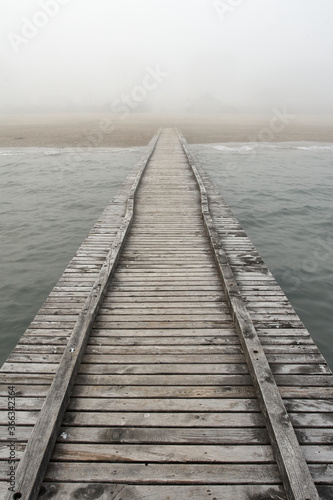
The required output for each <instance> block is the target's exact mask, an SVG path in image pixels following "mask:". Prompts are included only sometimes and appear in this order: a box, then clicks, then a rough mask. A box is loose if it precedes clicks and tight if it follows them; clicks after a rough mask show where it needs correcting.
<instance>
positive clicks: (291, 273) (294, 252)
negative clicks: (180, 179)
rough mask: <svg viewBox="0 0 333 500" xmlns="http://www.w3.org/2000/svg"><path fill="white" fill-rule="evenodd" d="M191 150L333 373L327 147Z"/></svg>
mask: <svg viewBox="0 0 333 500" xmlns="http://www.w3.org/2000/svg"><path fill="white" fill-rule="evenodd" d="M192 149H193V151H194V152H195V154H196V156H197V158H198V160H199V161H200V163H201V164H202V166H203V167H204V168H205V169H206V171H207V172H208V173H209V175H210V177H211V179H212V180H213V181H214V183H215V185H216V186H217V187H218V189H219V191H220V193H221V194H222V195H223V197H224V199H225V201H226V202H227V203H228V205H229V206H230V208H231V209H232V211H233V213H234V214H235V215H236V217H237V218H238V220H239V222H240V223H241V224H242V226H243V228H244V229H245V231H246V233H247V235H248V236H249V237H250V239H251V240H252V242H253V244H254V245H255V247H256V248H257V250H258V251H259V253H260V254H261V256H262V257H263V259H264V261H265V263H266V264H267V266H268V268H269V269H270V271H271V272H272V273H273V275H274V277H275V278H276V280H277V281H278V283H279V284H280V286H281V287H282V289H283V290H284V292H285V293H286V295H287V296H288V298H289V300H290V302H291V304H292V305H293V307H294V309H295V310H296V312H297V313H298V315H299V316H300V318H301V320H302V321H303V322H304V324H305V326H306V327H307V328H308V330H309V331H310V333H311V335H312V337H313V338H314V340H315V341H316V343H317V345H318V347H319V348H320V350H321V352H322V353H323V355H324V356H325V358H326V359H327V361H328V362H329V364H330V366H331V368H333V144H327V143H322V144H321V143H310V142H285V143H278V144H276V143H250V144H249V143H246V144H240V143H230V144H208V145H195V146H193V147H192Z"/></svg>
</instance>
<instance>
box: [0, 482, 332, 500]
mask: <svg viewBox="0 0 333 500" xmlns="http://www.w3.org/2000/svg"><path fill="white" fill-rule="evenodd" d="M0 491H1V490H0ZM43 491H44V495H45V498H51V497H55V498H59V499H64V500H66V498H89V497H90V498H91V497H93V496H94V495H95V497H96V498H97V495H98V499H99V500H110V499H112V500H147V499H154V500H170V498H174V499H177V500H189V499H191V500H211V499H212V498H214V499H215V500H236V499H237V500H248V499H249V498H251V499H252V498H253V499H259V498H261V499H264V498H267V499H268V498H270V499H274V500H285V498H286V497H285V495H284V492H283V489H282V487H280V486H275V485H271V484H270V485H254V486H253V485H243V486H238V485H233V486H222V485H218V486H215V485H211V484H206V485H203V486H179V485H178V486H175V485H172V484H169V485H168V486H159V485H151V486H150V485H147V486H146V485H129V484H119V485H118V484H106V483H93V484H87V483H59V482H57V483H44V484H43ZM325 491H327V490H325ZM323 498H324V497H323ZM325 498H330V497H329V496H327V497H325Z"/></svg>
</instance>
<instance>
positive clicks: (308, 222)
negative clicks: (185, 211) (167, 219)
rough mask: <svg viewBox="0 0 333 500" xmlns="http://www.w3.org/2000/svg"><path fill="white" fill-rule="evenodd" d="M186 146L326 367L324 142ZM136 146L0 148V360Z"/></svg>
mask: <svg viewBox="0 0 333 500" xmlns="http://www.w3.org/2000/svg"><path fill="white" fill-rule="evenodd" d="M191 148H192V151H193V152H194V153H195V155H196V157H197V159H198V160H199V161H200V163H201V165H202V166H203V167H204V168H205V169H206V170H207V171H208V173H209V175H210V177H211V179H212V180H213V182H214V183H215V185H216V186H217V187H218V189H219V191H220V192H221V194H222V195H223V197H224V198H225V200H226V201H227V203H228V204H229V206H230V208H231V209H232V210H233V212H234V213H235V215H236V216H237V218H238V219H239V221H240V223H241V224H242V225H243V227H244V229H245V231H246V232H247V234H248V236H249V237H250V238H251V240H252V241H253V243H254V245H255V246H256V247H257V250H258V251H259V253H260V254H261V255H262V257H263V258H264V260H265V262H266V264H267V265H268V267H269V269H270V270H271V271H272V273H273V274H274V276H275V278H276V279H277V281H278V282H279V284H280V285H281V286H282V288H283V290H284V291H285V293H286V294H287V296H288V298H289V299H290V301H291V303H292V305H293V307H294V308H295V309H296V312H297V313H298V314H299V315H300V317H301V319H302V321H303V322H304V323H305V325H306V327H307V328H308V329H309V331H310V333H311V334H312V336H313V338H314V339H315V341H316V342H317V344H318V346H319V348H320V350H321V351H322V353H323V354H324V356H325V357H326V359H327V360H328V362H329V363H330V366H331V367H333V343H332V337H333V335H332V334H333V331H332V323H333V307H332V304H333V202H332V192H333V144H319V143H308V142H304V143H303V142H299V143H289V142H288V143H278V144H269V143H268V144H263V143H259V144H258V143H254V144H252V143H250V144H249V143H246V144H245V143H244V144H241V143H230V144H206V145H192V146H191ZM142 152H143V148H121V149H115V148H104V149H96V150H94V151H90V150H87V151H84V150H82V151H80V154H79V155H78V154H77V153H75V152H73V151H72V150H69V149H68V150H67V149H50V148H10V149H9V148H7V149H0V173H1V178H0V221H1V222H0V273H1V275H0V345H1V352H0V365H1V364H2V363H3V362H4V361H5V359H6V358H7V356H8V355H9V353H10V351H11V350H12V348H13V347H14V346H15V344H16V342H17V340H18V339H19V337H20V336H21V335H22V334H23V333H24V330H25V329H26V328H27V326H28V325H29V323H30V322H31V320H32V319H33V317H34V316H35V314H36V313H37V311H38V309H39V308H40V307H41V305H42V304H43V302H44V300H45V299H46V297H47V295H48V294H49V292H50V291H51V289H52V288H53V286H54V285H55V283H56V282H57V280H58V279H59V278H60V276H61V274H62V273H63V271H64V269H65V268H66V266H67V264H68V263H69V261H70V260H71V258H72V257H73V255H74V253H75V252H76V250H77V248H78V247H79V246H80V244H81V242H82V241H83V239H84V238H85V237H86V235H87V234H88V232H89V230H90V229H91V227H92V226H93V225H94V223H95V222H96V220H97V219H98V217H99V215H100V213H101V212H102V211H103V209H104V207H105V206H106V205H107V203H108V202H109V200H110V199H111V198H112V197H113V196H114V195H115V194H116V192H117V190H118V189H119V187H120V185H121V183H122V181H123V180H124V179H125V177H126V175H127V174H128V173H129V172H130V170H131V169H132V168H133V166H134V165H135V163H136V162H137V161H138V160H139V158H140V156H141V154H142Z"/></svg>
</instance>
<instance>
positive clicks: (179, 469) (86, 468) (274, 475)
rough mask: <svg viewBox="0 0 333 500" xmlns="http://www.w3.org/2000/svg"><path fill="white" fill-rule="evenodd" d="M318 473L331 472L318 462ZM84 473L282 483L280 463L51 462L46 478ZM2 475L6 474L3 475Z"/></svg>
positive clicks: (90, 476)
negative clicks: (279, 470) (324, 469)
mask: <svg viewBox="0 0 333 500" xmlns="http://www.w3.org/2000/svg"><path fill="white" fill-rule="evenodd" d="M313 467H315V472H316V476H317V477H319V478H322V477H323V476H327V474H325V473H324V472H323V470H322V469H320V468H319V467H318V466H313ZM73 477H80V478H82V477H84V478H85V480H86V481H89V482H94V481H102V482H107V483H109V484H110V483H114V484H117V483H133V482H135V483H136V484H149V483H152V482H153V483H157V484H174V483H181V484H209V485H210V484H221V483H222V484H223V483H227V484H237V485H239V484H279V483H280V477H279V473H278V470H277V467H276V465H266V464H260V465H243V464H239V465H238V464H234V465H227V464H223V465H220V464H219V465H214V464H209V465H206V464H199V465H196V464H189V465H182V464H175V465H169V464H161V465H159V464H151V463H149V464H108V463H94V464H92V463H89V464H85V463H73V464H72V463H66V464H62V463H59V462H58V463H50V466H49V468H48V471H47V473H46V476H45V481H55V480H56V481H71V480H72V478H73ZM1 479H2V478H1Z"/></svg>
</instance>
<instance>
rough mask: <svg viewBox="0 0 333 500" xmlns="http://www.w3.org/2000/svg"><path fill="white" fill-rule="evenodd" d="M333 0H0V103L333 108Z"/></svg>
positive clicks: (23, 107) (23, 106)
mask: <svg viewBox="0 0 333 500" xmlns="http://www.w3.org/2000/svg"><path fill="white" fill-rule="evenodd" d="M332 25H333V2H332V0H316V1H314V0H243V1H242V0H225V1H222V0H220V1H217V0H121V1H120V0H1V3H0V38H1V43H0V59H1V74H0V108H1V110H2V111H3V112H8V111H41V110H42V111H43V110H46V111H50V110H54V111H56V110H59V111H63V110H66V109H67V110H70V111H81V110H82V111H83V110H84V111H86V110H96V111H111V110H112V105H114V102H115V101H116V100H118V101H122V99H123V98H124V97H123V96H126V95H128V94H130V93H131V92H132V90H133V88H136V87H137V86H141V85H142V82H143V79H144V77H145V76H146V75H147V71H148V70H147V68H148V69H149V68H150V69H151V68H159V69H160V71H162V72H163V73H164V74H167V75H168V76H165V77H163V79H162V81H161V82H160V83H159V84H158V85H156V88H154V90H149V91H148V92H147V96H146V98H145V99H142V102H140V105H138V106H137V108H136V111H158V112H161V111H162V112H163V111H164V112H170V111H172V112H173V111H197V110H199V111H216V112H223V111H225V110H228V111H237V110H240V111H244V110H258V111H270V110H271V109H272V108H273V107H276V106H283V105H284V106H286V107H287V109H288V111H290V112H297V113H301V112H304V113H332V112H333V95H332V88H333V78H332V76H333V66H332V59H333V29H332Z"/></svg>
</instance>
